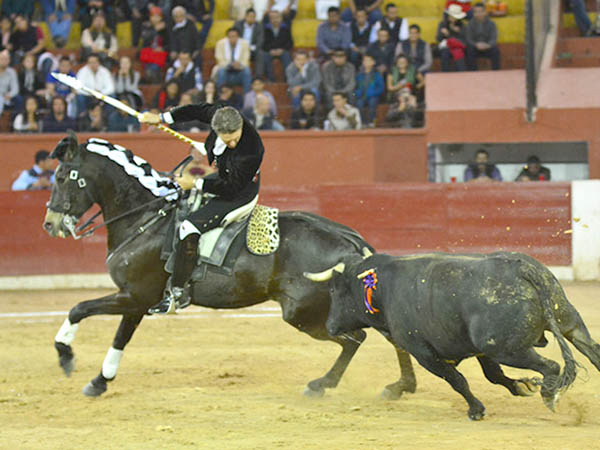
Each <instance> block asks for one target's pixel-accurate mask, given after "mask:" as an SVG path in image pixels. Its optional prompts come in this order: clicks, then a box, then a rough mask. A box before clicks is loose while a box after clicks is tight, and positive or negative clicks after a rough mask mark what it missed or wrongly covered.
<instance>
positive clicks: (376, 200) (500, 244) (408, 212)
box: [0, 183, 571, 276]
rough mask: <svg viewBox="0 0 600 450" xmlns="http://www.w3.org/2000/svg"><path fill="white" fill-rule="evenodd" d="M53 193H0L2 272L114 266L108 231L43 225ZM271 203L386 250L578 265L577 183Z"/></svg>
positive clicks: (331, 190)
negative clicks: (511, 255) (58, 231)
mask: <svg viewBox="0 0 600 450" xmlns="http://www.w3.org/2000/svg"><path fill="white" fill-rule="evenodd" d="M48 196H49V194H48V193H47V192H15V193H11V192H0V214H1V217H2V221H0V254H1V255H2V258H1V259H0V274H1V275H3V276H7V275H25V274H60V273H88V272H92V273H93V272H104V271H105V267H104V259H105V257H106V248H105V235H104V234H103V233H102V232H101V233H98V234H96V235H94V236H92V237H89V238H86V239H83V240H79V241H74V240H72V239H58V238H54V239H53V238H50V237H49V236H48V235H47V234H46V233H45V232H44V231H43V230H42V222H43V218H44V214H45V206H44V205H45V202H46V201H47V200H48ZM261 203H263V204H267V205H272V206H276V207H278V208H280V209H282V210H305V211H310V212H314V213H317V214H321V215H323V216H326V217H329V218H331V219H333V220H336V221H338V222H341V223H344V224H346V225H348V226H351V227H353V228H355V229H356V230H357V231H359V232H360V233H361V234H362V235H363V236H364V237H365V238H366V239H367V240H368V241H369V242H370V243H371V244H372V245H373V246H374V247H375V248H376V249H377V250H379V251H384V252H388V253H393V254H409V253H421V252H428V251H450V252H491V251H496V250H501V249H502V250H511V251H521V252H524V253H527V254H530V255H532V256H534V257H536V258H538V259H540V260H541V261H542V262H544V263H546V264H550V265H570V264H571V237H570V235H569V234H565V233H563V231H564V230H567V229H569V228H570V217H571V211H570V204H571V202H570V185H569V184H567V183H539V184H528V185H523V184H516V183H502V184H493V185H489V186H482V185H469V184H446V185H443V184H408V183H407V184H404V183H402V184H379V185H373V184H370V185H345V186H314V187H298V188H290V187H275V186H272V187H269V186H267V187H264V188H263V189H262V190H261Z"/></svg>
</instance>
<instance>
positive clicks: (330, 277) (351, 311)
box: [304, 248, 371, 336]
mask: <svg viewBox="0 0 600 450" xmlns="http://www.w3.org/2000/svg"><path fill="white" fill-rule="evenodd" d="M363 255H364V258H368V257H369V256H371V252H370V251H369V250H368V249H366V248H365V249H363ZM304 276H305V277H306V278H308V279H309V280H312V281H315V282H319V283H321V282H327V283H329V295H330V298H331V304H330V307H329V315H328V316H327V323H326V326H327V331H328V332H329V334H330V335H332V336H337V335H340V334H342V333H347V332H350V331H354V330H358V329H360V328H363V327H365V323H364V322H363V321H361V320H360V317H361V314H362V313H363V310H364V308H362V307H361V306H360V305H361V302H360V299H357V298H355V297H356V295H357V291H356V283H357V280H356V277H353V276H351V275H350V274H349V273H348V272H346V264H345V263H344V262H340V263H338V264H336V265H335V266H333V267H331V268H329V269H327V270H324V271H323V272H319V273H309V272H304ZM353 286H354V287H355V288H354V289H352V287H353ZM357 300H358V301H357Z"/></svg>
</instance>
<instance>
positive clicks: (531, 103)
mask: <svg viewBox="0 0 600 450" xmlns="http://www.w3.org/2000/svg"><path fill="white" fill-rule="evenodd" d="M533 15H534V8H533V0H527V3H526V6H525V74H526V92H527V121H528V122H535V108H536V106H537V95H536V78H537V76H536V71H537V70H536V62H535V59H536V58H535V54H536V53H535V30H534V27H533Z"/></svg>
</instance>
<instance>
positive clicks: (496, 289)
mask: <svg viewBox="0 0 600 450" xmlns="http://www.w3.org/2000/svg"><path fill="white" fill-rule="evenodd" d="M341 261H342V262H340V263H339V264H338V265H337V266H336V267H335V268H332V269H329V270H327V271H324V272H321V273H319V274H305V276H307V277H310V278H311V279H313V280H314V281H326V280H330V281H329V285H330V288H331V290H332V302H331V308H330V311H329V317H328V319H327V329H328V330H329V332H330V333H331V334H332V335H339V334H341V333H347V332H349V331H353V330H358V329H362V328H366V327H373V328H375V329H377V330H379V331H380V332H382V333H383V334H384V335H386V336H389V337H390V339H391V340H392V342H393V343H394V344H395V345H396V346H397V347H400V348H404V349H405V350H407V351H408V352H409V353H410V354H412V355H413V356H414V357H415V358H416V359H417V361H418V362H419V363H420V364H421V365H422V366H423V367H425V368H426V369H427V370H429V371H430V372H432V373H434V374H435V375H437V376H439V377H441V378H443V379H445V380H446V381H447V382H448V383H450V385H451V386H452V387H453V388H454V390H456V391H457V392H458V393H460V394H461V395H462V396H463V397H464V398H465V400H466V401H467V403H468V405H469V412H468V415H469V417H470V418H471V419H474V420H479V419H481V418H483V416H484V414H485V408H484V406H483V404H482V403H481V402H480V401H479V400H478V399H477V398H475V396H474V395H473V394H472V393H471V391H470V389H469V386H468V384H467V381H466V379H465V378H464V377H463V375H462V374H461V373H460V372H459V371H458V370H457V369H456V366H457V365H458V364H459V362H460V361H461V360H463V359H465V358H469V357H471V356H476V357H477V359H478V360H479V363H480V365H481V367H482V369H483V372H484V374H485V376H486V378H487V379H488V380H489V381H491V382H492V383H495V384H500V385H502V386H504V387H506V388H507V389H508V390H509V391H510V392H511V393H512V394H513V395H531V394H533V392H534V391H535V389H536V385H538V384H540V381H539V380H537V379H521V380H513V379H510V378H508V377H506V376H505V375H504V373H503V372H502V369H501V367H500V364H505V365H508V366H512V367H518V368H521V369H531V370H534V371H536V372H539V373H541V374H542V375H543V381H542V382H541V386H542V388H541V395H542V398H543V400H544V403H545V404H546V406H548V407H549V408H550V409H551V410H553V411H554V407H555V405H556V402H557V401H558V397H559V394H560V393H561V392H562V391H564V390H565V389H566V388H567V387H568V386H569V385H570V384H571V383H572V382H573V381H574V380H575V376H576V369H577V363H576V362H575V360H574V358H573V355H572V353H571V350H570V349H569V346H568V345H567V343H566V341H565V338H566V339H568V340H569V341H570V342H571V343H572V344H573V345H574V346H575V347H576V348H577V349H578V350H579V351H581V352H582V353H583V354H584V355H585V356H587V357H588V358H589V360H590V361H591V362H592V364H593V365H594V366H595V367H596V368H597V369H598V370H600V346H599V345H598V344H597V343H596V342H595V341H593V340H592V338H591V337H590V334H589V332H588V330H587V328H586V326H585V324H584V323H583V320H582V319H581V317H580V316H579V313H578V312H577V311H576V310H575V308H574V307H573V305H571V304H570V303H569V301H568V300H567V297H566V296H565V293H564V291H563V289H562V287H561V285H560V283H559V282H558V280H556V278H555V277H554V276H553V275H552V273H551V272H550V271H549V270H548V269H547V268H546V267H545V266H543V265H542V264H540V263H539V262H538V261H536V260H535V259H533V258H531V257H529V256H526V255H523V254H519V253H505V252H499V253H493V254H490V255H450V254H442V253H439V254H429V255H419V256H406V257H393V256H389V255H383V254H378V255H374V256H372V257H370V258H368V259H366V260H362V259H361V258H356V257H349V258H347V259H342V260H341ZM371 270H372V272H373V273H375V274H376V277H377V280H376V282H375V283H373V281H372V280H371V283H370V284H369V283H367V281H369V278H367V277H368V276H369V275H368V274H369V272H370V271H371ZM369 286H371V287H369ZM373 287H374V288H375V289H374V290H373ZM369 289H371V304H368V303H369V302H368V300H367V294H368V290H369ZM369 309H370V310H371V311H369ZM545 330H547V331H550V332H551V333H552V334H553V335H554V336H555V337H556V339H557V341H558V344H559V346H560V350H561V353H562V356H563V358H564V361H565V367H564V369H563V371H562V373H561V371H560V366H559V365H558V364H557V363H556V362H554V361H552V360H549V359H547V358H544V357H542V356H540V355H539V354H538V353H537V352H536V351H535V350H534V348H533V347H534V345H535V346H540V345H545V344H546V343H547V341H546V340H545V339H544V331H545Z"/></svg>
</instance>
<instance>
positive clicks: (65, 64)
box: [46, 56, 76, 97]
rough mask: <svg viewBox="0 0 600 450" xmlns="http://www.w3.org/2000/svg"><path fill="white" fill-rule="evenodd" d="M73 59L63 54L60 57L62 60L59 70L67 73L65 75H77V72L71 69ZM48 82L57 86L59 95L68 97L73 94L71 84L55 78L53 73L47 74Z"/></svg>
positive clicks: (56, 91) (56, 89)
mask: <svg viewBox="0 0 600 450" xmlns="http://www.w3.org/2000/svg"><path fill="white" fill-rule="evenodd" d="M71 67H72V65H71V60H70V59H69V57H68V56H62V57H61V58H60V61H59V63H58V72H59V73H62V74H65V75H69V76H71V77H75V76H76V75H75V72H73V70H71ZM46 83H51V84H53V85H54V86H55V93H56V94H57V95H60V96H62V97H67V96H68V95H69V94H71V88H70V87H69V86H67V85H66V84H63V83H61V82H60V81H58V80H57V79H56V78H54V77H53V76H52V74H51V73H49V74H48V75H47V76H46Z"/></svg>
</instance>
